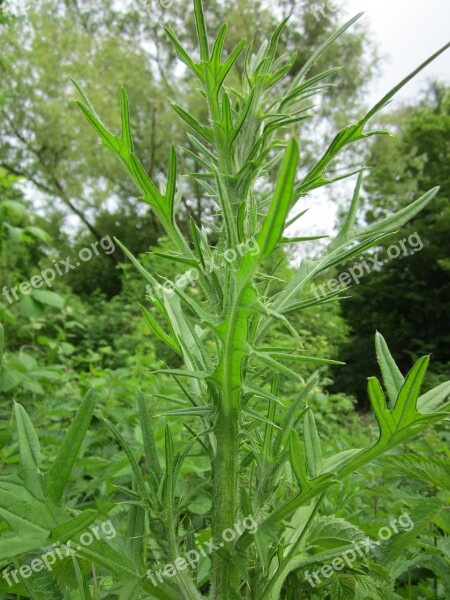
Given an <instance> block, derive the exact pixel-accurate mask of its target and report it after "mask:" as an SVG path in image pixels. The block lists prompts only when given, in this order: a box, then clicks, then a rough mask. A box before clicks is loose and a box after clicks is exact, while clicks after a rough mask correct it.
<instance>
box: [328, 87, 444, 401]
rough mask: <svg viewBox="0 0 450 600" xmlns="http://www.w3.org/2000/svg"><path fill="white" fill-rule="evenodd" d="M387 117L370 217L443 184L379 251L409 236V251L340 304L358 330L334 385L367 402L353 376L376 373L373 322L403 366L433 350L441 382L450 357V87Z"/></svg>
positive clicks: (374, 158) (376, 147)
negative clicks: (388, 129) (389, 131)
mask: <svg viewBox="0 0 450 600" xmlns="http://www.w3.org/2000/svg"><path fill="white" fill-rule="evenodd" d="M386 120H387V121H390V122H391V123H392V124H394V125H396V127H397V129H398V136H397V137H396V138H395V139H392V138H387V137H379V138H377V139H376V140H375V142H374V144H373V145H372V148H371V154H370V159H369V162H368V164H369V166H370V167H371V170H370V172H369V176H368V177H367V180H366V184H365V189H366V196H365V211H364V213H365V214H364V219H365V220H366V221H368V222H374V221H376V220H377V219H379V218H382V217H383V216H385V215H386V214H387V213H389V212H391V211H392V210H398V209H400V208H402V207H403V206H405V205H406V204H407V203H408V202H409V201H410V199H411V198H412V197H414V196H415V195H416V194H420V193H422V192H423V191H424V190H426V189H429V186H430V184H431V182H435V183H437V184H439V185H440V191H439V194H438V195H437V196H436V198H434V200H433V201H432V202H431V203H430V205H429V206H428V207H427V208H426V209H425V210H424V211H423V212H422V213H421V214H420V215H418V216H416V217H415V218H414V219H413V220H412V221H411V222H410V223H409V224H408V227H407V228H406V229H405V231H404V232H402V234H401V235H396V236H393V237H392V238H389V239H387V240H386V241H385V242H384V243H383V244H382V245H381V246H380V249H379V255H380V257H383V258H385V257H386V256H387V254H386V253H387V249H388V248H389V247H390V246H397V247H401V246H400V242H401V240H406V241H405V242H404V244H405V245H406V247H407V249H408V251H409V252H410V254H411V255H409V256H403V254H404V251H403V250H402V252H401V254H402V256H401V257H399V258H396V259H392V260H389V263H388V264H385V265H384V266H383V268H382V269H381V271H379V272H376V271H374V272H372V273H371V274H370V275H366V276H365V277H364V279H363V280H362V281H361V285H359V286H356V287H353V288H352V290H351V295H352V298H351V299H350V300H346V301H345V302H344V303H343V305H342V310H343V316H344V317H345V319H346V320H347V322H348V323H349V325H350V326H351V328H352V334H351V336H350V339H349V340H348V342H347V343H346V344H345V345H344V347H343V356H344V360H346V362H347V364H348V366H347V367H346V368H345V369H339V370H335V389H338V390H339V391H345V392H349V393H352V394H356V395H357V396H358V398H359V399H360V400H361V401H364V400H363V399H364V398H365V397H366V394H365V390H364V387H363V377H362V378H360V379H359V380H358V382H355V381H354V379H353V378H352V377H350V376H349V375H348V373H349V372H350V371H354V369H356V370H357V371H358V372H361V373H362V374H364V375H367V376H369V375H370V373H372V372H373V369H374V367H375V364H374V361H373V360H372V359H371V358H370V357H371V353H370V352H369V348H370V346H371V339H370V338H371V335H372V331H373V329H374V327H375V326H378V327H379V328H380V331H381V332H382V333H384V332H386V333H387V332H391V340H392V341H391V345H392V349H393V352H394V355H395V356H396V358H397V359H398V362H399V364H400V366H401V368H403V369H406V368H408V366H409V365H410V364H411V359H412V358H413V359H414V358H416V357H417V356H418V355H420V353H422V352H423V351H424V349H425V348H427V349H428V351H431V353H432V355H433V360H434V367H433V368H434V373H435V375H436V378H437V379H438V380H439V379H440V378H441V377H442V376H443V373H444V372H445V371H446V370H447V368H448V361H449V360H450V353H449V347H450V332H449V330H448V327H447V326H446V323H447V322H448V314H449V311H450V279H449V274H450V261H449V258H448V257H449V255H450V238H449V235H448V232H449V230H450V173H449V169H448V161H449V157H450V95H449V88H446V87H445V86H441V85H439V84H433V85H432V86H431V87H430V89H429V91H428V94H427V97H426V98H425V100H423V101H422V102H420V103H419V104H418V105H417V106H412V107H411V106H409V107H405V108H403V109H401V110H400V111H398V112H396V113H393V114H391V115H389V116H388V117H386ZM411 236H413V237H411ZM409 239H411V240H412V241H413V242H414V245H416V250H417V251H416V252H413V250H414V249H413V248H412V247H411V244H409V243H408V240H409ZM422 244H423V248H421V245H422ZM396 253H397V251H395V252H394V251H393V250H392V254H396ZM343 270H345V269H343ZM392 290H395V293H394V294H393V293H392ZM376 324H377V325H376ZM405 347H408V348H409V350H408V352H406V351H404V350H403V348H405Z"/></svg>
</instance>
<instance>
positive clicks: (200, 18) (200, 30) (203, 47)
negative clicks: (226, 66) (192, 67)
mask: <svg viewBox="0 0 450 600" xmlns="http://www.w3.org/2000/svg"><path fill="white" fill-rule="evenodd" d="M194 14H195V26H196V29H197V36H198V43H199V47H200V57H201V59H202V60H203V61H204V62H207V61H208V60H209V45H208V33H207V31H206V22H205V14H204V12H203V5H202V0H194Z"/></svg>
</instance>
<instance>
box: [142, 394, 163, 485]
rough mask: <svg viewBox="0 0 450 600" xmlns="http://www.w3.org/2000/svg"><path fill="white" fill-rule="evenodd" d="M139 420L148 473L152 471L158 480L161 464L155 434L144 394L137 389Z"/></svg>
mask: <svg viewBox="0 0 450 600" xmlns="http://www.w3.org/2000/svg"><path fill="white" fill-rule="evenodd" d="M138 404H139V422H140V424H141V431H142V438H143V441H144V452H145V458H146V460H147V467H148V470H149V471H150V473H153V474H154V475H155V477H156V478H157V479H158V480H159V479H161V478H162V470H161V465H160V463H159V458H158V452H157V451H156V443H155V436H154V433H153V428H152V425H151V421H150V414H149V412H148V409H147V404H146V401H145V395H144V394H143V392H141V391H140V390H139V393H138Z"/></svg>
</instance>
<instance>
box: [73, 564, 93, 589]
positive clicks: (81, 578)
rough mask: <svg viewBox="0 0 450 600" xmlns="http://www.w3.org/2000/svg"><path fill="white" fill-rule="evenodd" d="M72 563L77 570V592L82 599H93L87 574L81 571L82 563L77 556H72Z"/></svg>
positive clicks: (75, 570)
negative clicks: (80, 563)
mask: <svg viewBox="0 0 450 600" xmlns="http://www.w3.org/2000/svg"><path fill="white" fill-rule="evenodd" d="M72 565H73V570H74V572H75V579H76V581H77V587H78V589H77V592H78V595H79V599H80V600H92V595H91V591H90V589H89V582H88V578H87V576H86V575H84V574H83V573H82V572H81V569H80V565H79V564H78V560H77V559H76V557H75V556H72Z"/></svg>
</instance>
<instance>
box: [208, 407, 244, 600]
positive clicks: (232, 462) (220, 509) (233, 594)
mask: <svg viewBox="0 0 450 600" xmlns="http://www.w3.org/2000/svg"><path fill="white" fill-rule="evenodd" d="M214 432H215V435H216V441H217V451H216V455H215V458H214V460H213V498H214V514H213V521H212V532H213V540H214V543H215V545H216V546H220V547H221V548H223V549H224V550H216V551H215V553H214V554H213V556H212V579H211V581H212V584H211V596H210V597H211V600H219V599H221V600H231V598H237V597H238V596H237V594H238V588H239V571H238V569H237V566H236V564H235V563H234V562H232V561H230V560H229V559H228V558H227V556H226V555H225V553H226V551H227V550H228V551H230V550H231V543H229V544H227V543H225V542H224V540H223V532H224V531H225V530H227V529H230V528H231V529H233V528H234V527H233V526H234V524H235V523H236V515H237V510H238V471H239V412H238V410H236V409H233V410H232V411H230V412H228V413H227V412H224V411H222V410H221V409H219V413H218V416H217V421H216V425H215V428H214ZM224 551H225V552H224Z"/></svg>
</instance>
